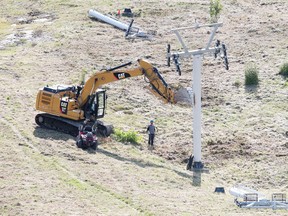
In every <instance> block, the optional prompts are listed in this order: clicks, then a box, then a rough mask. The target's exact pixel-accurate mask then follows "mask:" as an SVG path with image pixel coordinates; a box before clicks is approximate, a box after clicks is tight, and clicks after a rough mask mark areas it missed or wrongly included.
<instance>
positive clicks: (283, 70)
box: [279, 63, 288, 77]
mask: <svg viewBox="0 0 288 216" xmlns="http://www.w3.org/2000/svg"><path fill="white" fill-rule="evenodd" d="M279 74H281V75H283V76H286V77H287V76H288V63H284V64H282V65H281V67H280V72H279Z"/></svg>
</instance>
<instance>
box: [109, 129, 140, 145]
mask: <svg viewBox="0 0 288 216" xmlns="http://www.w3.org/2000/svg"><path fill="white" fill-rule="evenodd" d="M114 136H115V138H116V140H117V141H119V142H124V143H126V142H130V143H134V144H139V143H140V142H141V141H142V139H143V138H142V137H141V136H140V135H139V134H138V133H137V132H135V131H133V130H129V131H122V130H121V129H118V128H115V130H114Z"/></svg>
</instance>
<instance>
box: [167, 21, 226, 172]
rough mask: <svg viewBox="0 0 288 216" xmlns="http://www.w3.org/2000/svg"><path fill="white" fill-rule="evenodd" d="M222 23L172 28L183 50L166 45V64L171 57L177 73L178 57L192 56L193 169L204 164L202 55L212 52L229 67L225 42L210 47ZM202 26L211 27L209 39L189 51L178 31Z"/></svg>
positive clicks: (178, 68)
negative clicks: (202, 145) (174, 51)
mask: <svg viewBox="0 0 288 216" xmlns="http://www.w3.org/2000/svg"><path fill="white" fill-rule="evenodd" d="M222 25H223V24H222V23H213V24H205V25H200V24H198V23H196V24H195V25H194V26H192V27H184V28H177V29H172V30H171V31H172V32H173V33H175V34H176V36H177V39H178V41H179V42H180V44H181V46H182V48H183V51H182V52H176V53H171V52H170V49H171V47H170V44H168V47H167V64H168V66H170V61H171V58H172V60H173V61H174V63H175V66H176V70H177V72H178V73H179V75H181V70H180V63H179V60H178V59H179V58H193V71H192V78H193V83H192V89H193V94H192V96H191V97H192V106H193V157H194V158H192V161H191V157H190V159H189V160H190V162H191V166H192V167H193V168H194V169H202V168H203V167H204V164H203V163H202V162H201V67H202V59H203V55H204V54H206V53H214V57H215V58H216V57H217V56H218V55H219V56H220V57H221V58H222V59H223V61H224V65H225V68H226V70H228V69H229V66H228V58H227V53H226V47H225V44H224V43H222V44H220V41H219V40H217V41H216V44H215V46H214V47H210V46H211V43H212V41H213V38H214V36H215V34H216V31H217V29H218V28H219V27H221V26H222ZM203 27H210V28H211V33H210V36H209V40H208V42H207V44H206V46H205V47H204V48H201V49H196V50H192V51H189V50H188V48H187V46H186V45H185V43H184V41H183V39H182V37H181V35H180V33H179V31H181V30H186V29H194V30H197V29H199V28H203ZM190 169H191V167H190Z"/></svg>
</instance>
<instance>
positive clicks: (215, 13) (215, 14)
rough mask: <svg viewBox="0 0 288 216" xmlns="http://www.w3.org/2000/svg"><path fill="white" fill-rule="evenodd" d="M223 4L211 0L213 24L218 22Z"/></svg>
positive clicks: (216, 0)
mask: <svg viewBox="0 0 288 216" xmlns="http://www.w3.org/2000/svg"><path fill="white" fill-rule="evenodd" d="M222 8H223V6H222V4H221V2H220V0H210V8H209V12H210V20H211V22H212V23H213V22H217V21H218V19H219V16H220V12H221V11H222Z"/></svg>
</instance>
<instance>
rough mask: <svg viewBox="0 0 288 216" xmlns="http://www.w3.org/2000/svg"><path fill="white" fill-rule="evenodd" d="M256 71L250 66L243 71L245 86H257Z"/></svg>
mask: <svg viewBox="0 0 288 216" xmlns="http://www.w3.org/2000/svg"><path fill="white" fill-rule="evenodd" d="M258 83H259V78H258V69H257V68H256V66H253V65H250V66H248V67H247V68H246V69H245V85H258Z"/></svg>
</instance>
